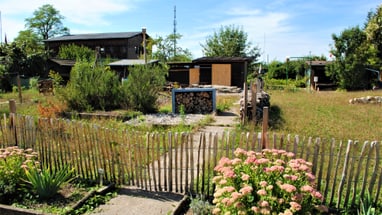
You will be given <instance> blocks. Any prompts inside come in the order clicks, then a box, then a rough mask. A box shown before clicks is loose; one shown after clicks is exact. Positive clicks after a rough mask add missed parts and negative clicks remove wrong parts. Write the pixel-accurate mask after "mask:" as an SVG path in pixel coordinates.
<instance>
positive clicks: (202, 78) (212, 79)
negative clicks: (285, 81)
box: [167, 57, 253, 88]
mask: <svg viewBox="0 0 382 215" xmlns="http://www.w3.org/2000/svg"><path fill="white" fill-rule="evenodd" d="M252 60H253V59H252V58H243V57H202V58H197V59H195V60H193V61H192V62H189V63H169V66H170V69H169V73H168V77H167V81H169V82H178V83H180V84H181V85H191V84H201V85H228V86H237V87H240V88H242V87H243V84H244V79H245V69H246V68H245V66H246V65H248V64H250V63H251V62H252Z"/></svg>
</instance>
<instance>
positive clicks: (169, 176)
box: [167, 132, 174, 192]
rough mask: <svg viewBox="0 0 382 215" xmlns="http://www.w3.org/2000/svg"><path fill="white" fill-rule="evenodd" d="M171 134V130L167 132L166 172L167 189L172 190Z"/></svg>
mask: <svg viewBox="0 0 382 215" xmlns="http://www.w3.org/2000/svg"><path fill="white" fill-rule="evenodd" d="M173 147H174V146H173V135H172V132H169V133H168V168H167V171H168V172H167V173H168V191H170V192H171V191H172V162H173V158H172V157H173V154H172V149H173Z"/></svg>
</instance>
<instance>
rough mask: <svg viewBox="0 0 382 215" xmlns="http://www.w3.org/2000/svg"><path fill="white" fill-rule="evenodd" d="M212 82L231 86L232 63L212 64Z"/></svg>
mask: <svg viewBox="0 0 382 215" xmlns="http://www.w3.org/2000/svg"><path fill="white" fill-rule="evenodd" d="M212 84H213V85H224V86H231V64H212Z"/></svg>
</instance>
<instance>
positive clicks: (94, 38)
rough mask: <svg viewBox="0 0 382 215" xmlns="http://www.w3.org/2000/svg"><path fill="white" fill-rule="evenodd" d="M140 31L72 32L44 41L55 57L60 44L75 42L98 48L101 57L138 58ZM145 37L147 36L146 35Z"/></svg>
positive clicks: (141, 48)
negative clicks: (71, 33)
mask: <svg viewBox="0 0 382 215" xmlns="http://www.w3.org/2000/svg"><path fill="white" fill-rule="evenodd" d="M143 37H144V35H143V33H142V32H119V33H98V34H73V35H65V36H60V37H55V38H50V39H47V40H45V41H44V43H45V47H46V48H47V49H49V50H50V51H51V52H52V55H51V57H53V58H55V57H56V56H57V54H58V51H59V50H60V47H61V46H64V45H70V44H75V45H79V46H81V45H82V46H86V47H89V48H90V49H93V50H96V49H97V48H99V49H100V54H101V57H103V58H105V57H107V58H112V59H138V58H139V57H140V55H142V54H143V47H142V44H143ZM146 38H147V39H148V38H149V37H148V36H147V35H146Z"/></svg>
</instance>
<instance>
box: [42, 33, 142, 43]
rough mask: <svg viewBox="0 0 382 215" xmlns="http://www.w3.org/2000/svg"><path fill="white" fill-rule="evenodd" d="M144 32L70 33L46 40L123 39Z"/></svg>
mask: <svg viewBox="0 0 382 215" xmlns="http://www.w3.org/2000/svg"><path fill="white" fill-rule="evenodd" d="M139 34H142V32H116V33H96V34H70V35H64V36H60V37H54V38H49V39H47V40H44V42H54V41H71V40H100V39H123V38H131V37H134V36H136V35H139Z"/></svg>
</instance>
